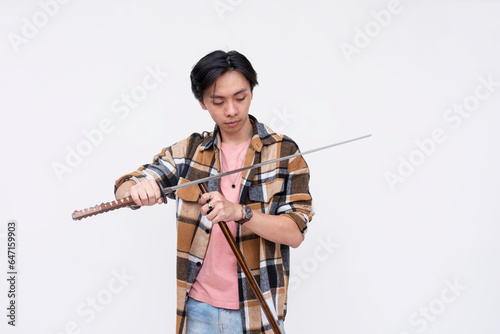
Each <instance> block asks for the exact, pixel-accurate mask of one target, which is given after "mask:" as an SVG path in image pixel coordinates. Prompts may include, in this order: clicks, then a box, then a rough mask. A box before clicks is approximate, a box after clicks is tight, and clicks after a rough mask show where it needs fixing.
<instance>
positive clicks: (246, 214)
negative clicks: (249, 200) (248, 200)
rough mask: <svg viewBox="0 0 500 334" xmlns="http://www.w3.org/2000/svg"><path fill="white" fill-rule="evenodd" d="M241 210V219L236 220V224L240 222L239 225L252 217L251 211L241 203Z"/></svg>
mask: <svg viewBox="0 0 500 334" xmlns="http://www.w3.org/2000/svg"><path fill="white" fill-rule="evenodd" d="M241 212H242V213H243V219H241V220H237V221H236V222H237V223H238V224H240V225H243V224H245V223H246V222H247V221H249V220H250V219H252V217H253V211H252V209H250V208H249V207H248V206H246V205H243V209H242V210H241Z"/></svg>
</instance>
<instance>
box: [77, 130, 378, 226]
mask: <svg viewBox="0 0 500 334" xmlns="http://www.w3.org/2000/svg"><path fill="white" fill-rule="evenodd" d="M370 136H371V134H370V135H366V136H362V137H357V138H353V139H349V140H344V141H341V142H338V143H334V144H330V145H326V146H322V147H319V148H315V149H312V150H309V151H305V152H299V153H296V154H292V155H288V156H286V157H282V158H277V159H273V160H268V161H264V162H261V163H258V164H255V165H251V166H248V167H242V168H238V169H235V170H231V171H228V172H225V173H219V174H216V175H212V176H208V177H205V178H201V179H198V180H195V181H190V182H186V183H184V184H181V185H177V186H173V187H167V188H161V187H160V190H161V191H162V197H163V198H164V199H166V194H170V193H173V192H174V191H176V190H178V189H181V188H185V187H189V186H192V185H196V184H200V183H204V182H207V181H210V180H216V179H220V178H221V177H224V176H227V175H231V174H234V173H239V172H244V171H247V170H250V169H254V168H259V167H262V166H265V165H269V164H273V163H276V162H280V161H284V160H289V159H293V158H296V157H299V156H302V155H306V154H310V153H314V152H318V151H322V150H326V149H327V148H331V147H334V146H340V145H344V144H347V143H350V142H353V141H356V140H360V139H363V138H367V137H370ZM165 203H166V201H165ZM130 206H131V207H133V206H134V200H133V199H132V198H131V197H127V198H122V199H120V200H116V201H112V202H107V203H101V204H100V205H96V206H94V207H90V208H87V209H84V210H80V211H78V210H76V211H74V212H73V214H72V218H73V220H81V219H83V218H87V217H90V216H95V215H97V214H100V213H104V212H108V211H112V210H116V209H119V208H123V207H130Z"/></svg>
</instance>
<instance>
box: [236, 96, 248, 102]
mask: <svg viewBox="0 0 500 334" xmlns="http://www.w3.org/2000/svg"><path fill="white" fill-rule="evenodd" d="M245 98H246V96H243V97H241V98H239V99H237V100H238V101H243V100H244V99H245Z"/></svg>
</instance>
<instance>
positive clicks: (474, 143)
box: [0, 0, 500, 334]
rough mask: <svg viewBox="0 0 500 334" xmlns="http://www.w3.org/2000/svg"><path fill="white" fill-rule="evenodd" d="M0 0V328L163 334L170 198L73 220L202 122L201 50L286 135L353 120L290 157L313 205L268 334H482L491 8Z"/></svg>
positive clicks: (490, 273) (497, 88) (487, 261)
mask: <svg viewBox="0 0 500 334" xmlns="http://www.w3.org/2000/svg"><path fill="white" fill-rule="evenodd" d="M61 2H62V0H61ZM0 4H1V8H0V17H1V19H0V35H1V38H0V110H1V122H0V133H1V148H2V149H1V159H2V163H1V165H0V168H1V173H0V175H1V181H0V182H1V185H2V187H1V189H2V191H0V203H1V204H0V205H1V210H0V247H1V249H2V250H1V252H0V254H2V256H1V257H2V258H1V259H0V263H1V265H0V267H1V268H3V269H2V271H3V274H1V276H2V277H6V276H7V258H6V248H7V239H6V234H7V223H8V221H9V220H16V221H17V222H18V231H17V232H18V236H17V238H18V246H17V259H18V263H17V270H18V272H19V276H18V286H17V292H18V295H17V318H16V327H15V328H13V327H12V326H9V325H7V321H8V320H9V319H8V318H7V312H8V311H7V310H6V307H7V306H8V302H9V299H8V298H7V291H8V286H7V281H6V279H4V278H2V280H1V283H0V305H1V307H0V309H1V310H2V311H1V312H0V313H1V314H0V319H1V320H0V328H1V332H2V333H29V334H31V333H39V334H43V333H44V334H55V333H93V334H94V333H95V334H98V333H172V332H173V328H174V326H175V282H174V280H175V248H176V247H175V213H174V205H173V202H170V203H169V204H168V205H162V206H157V207H148V208H143V209H141V210H138V211H131V210H128V209H123V210H118V211H114V212H110V213H107V214H105V215H100V216H97V217H93V218H89V219H86V220H83V221H81V222H74V221H73V220H72V219H71V213H72V212H73V211H74V210H75V209H82V208H84V207H88V206H91V205H95V204H99V203H101V202H102V201H104V202H105V201H110V200H112V199H113V184H114V181H115V180H116V179H117V178H118V177H120V176H121V175H123V174H125V173H127V172H130V171H133V170H135V169H136V168H137V167H139V166H140V165H141V164H144V163H148V162H150V161H151V159H152V157H153V155H154V154H156V153H158V152H159V151H160V150H161V149H162V148H163V147H165V146H168V145H171V144H173V143H174V142H176V141H178V140H180V139H182V138H184V137H186V136H187V135H189V134H190V133H192V132H195V131H197V132H199V131H203V130H212V128H213V122H212V120H211V119H210V117H209V115H208V114H207V113H206V112H205V111H203V110H201V109H200V107H199V105H198V103H197V101H196V100H195V99H194V98H193V96H192V93H191V90H190V82H189V72H190V71H191V68H192V66H193V65H194V64H195V63H196V61H198V60H199V59H200V58H201V57H202V56H203V55H205V54H207V53H208V52H210V51H213V50H215V49H223V50H233V49H234V50H238V51H240V52H242V53H243V54H245V55H246V56H247V57H248V58H249V59H250V60H251V62H252V63H253V65H254V67H255V69H256V70H257V73H258V75H259V81H260V85H259V86H257V87H256V88H255V91H254V100H253V105H252V108H251V112H252V113H253V114H254V115H255V116H256V117H257V118H258V119H259V120H260V121H263V122H265V123H267V124H269V125H271V126H273V127H274V128H275V129H277V130H279V131H280V132H283V133H286V134H287V135H289V136H291V137H292V138H293V139H295V141H297V142H298V143H299V146H300V147H301V149H302V150H308V149H312V148H314V147H317V146H321V145H325V144H328V143H333V142H336V141H341V140H345V139H349V138H351V137H357V136H361V135H365V134H368V133H371V134H373V136H372V137H371V138H369V139H364V140H363V141H359V142H355V143H351V144H348V145H345V146H343V147H338V148H335V149H331V150H328V151H324V152H321V153H316V154H313V155H310V156H307V157H306V160H307V161H308V163H309V166H310V169H311V192H312V195H313V198H314V200H315V208H316V215H315V217H314V219H313V221H312V222H311V224H310V229H309V232H308V234H307V238H306V240H305V241H304V243H303V244H302V245H301V246H300V247H299V248H297V249H294V250H292V281H291V283H293V284H291V287H290V291H289V313H288V317H287V320H286V323H285V325H286V330H287V333H291V334H294V333H295V334H297V333H306V332H307V333H342V334H349V333H353V334H357V333H376V334H378V333H380V334H382V333H384V334H414V333H423V332H425V333H429V334H430V333H455V334H458V333H460V334H462V333H463V334H465V333H482V334H490V333H491V334H498V333H499V332H500V317H499V316H498V314H499V312H500V284H499V282H500V268H499V265H498V263H499V260H500V252H499V251H500V246H499V245H500V243H499V242H498V235H499V233H500V226H499V223H500V221H499V218H500V209H499V205H498V200H499V199H500V190H499V181H500V177H499V175H500V174H499V173H498V170H499V168H500V163H499V159H498V158H497V154H498V143H499V139H500V134H499V131H498V124H499V121H500V116H499V113H498V109H499V106H500V84H499V82H500V66H499V62H498V60H499V59H500V47H499V37H500V36H499V32H500V21H499V20H498V13H499V10H500V3H499V2H498V1H477V0H476V1H472V0H471V1H465V0H464V1H424V0H421V1H416V0H414V1H410V0H406V1H404V0H401V1H400V2H399V3H397V2H394V1H392V2H390V1H368V0H357V1H342V2H341V1H315V2H310V3H307V2H305V1H300V2H299V1H272V2H271V1H245V0H231V1H230V0H221V1H211V0H210V1H159V0H147V1H130V0H129V1H110V0H105V1H76V0H73V1H68V2H67V3H64V4H63V3H56V2H54V1H52V2H51V1H49V0H42V1H41V2H37V1H7V0H1V2H0ZM44 4H45V5H44ZM55 4H58V5H57V6H56V5H55ZM42 7H45V11H44V9H43V8H42ZM46 12H48V13H49V14H50V15H49V14H47V13H46ZM30 25H31V29H30V27H29V26H30ZM33 27H34V28H33ZM348 44H349V45H350V47H349V46H347V45H348ZM347 48H350V49H349V50H351V51H352V52H351V53H346V52H345V50H347ZM354 48H355V50H356V52H354V51H353V50H354ZM343 50H344V51H343ZM151 70H157V71H159V72H160V73H161V76H160V77H159V78H160V79H161V80H159V81H158V82H157V85H156V87H155V88H154V89H152V90H150V91H147V96H144V98H143V99H141V101H136V102H137V105H135V106H134V108H133V109H132V108H130V109H129V111H130V113H129V114H128V115H125V114H123V112H122V113H116V112H115V111H116V108H113V103H115V105H114V106H115V107H116V106H117V103H121V106H124V104H123V103H122V102H120V98H121V97H122V96H123V95H124V94H125V95H131V93H132V92H135V93H136V94H138V92H140V89H141V88H140V87H141V85H142V82H143V79H144V78H145V77H146V76H147V75H148V71H151ZM165 73H168V75H166V74H165ZM480 78H483V79H484V80H490V82H493V84H490V86H489V90H488V88H487V87H486V86H484V85H483V84H482V81H481V79H480ZM150 82H151V83H152V82H153V81H150ZM143 91H144V90H143ZM477 92H479V93H480V96H481V99H478V98H477V97H476V96H475V94H476V93H477ZM467 103H468V105H467V108H469V109H470V110H471V112H470V113H469V112H467V114H465V113H464V114H465V115H467V117H466V118H463V117H460V118H459V116H458V114H455V113H453V114H452V112H453V109H451V111H450V108H454V106H455V105H463V104H467ZM475 103H476V104H475ZM452 116H453V118H451V117H452ZM103 121H104V122H108V125H107V130H108V131H107V133H104V134H102V136H99V135H97V132H96V131H97V130H96V129H99V124H100V123H101V122H103ZM85 133H93V134H94V143H95V144H92V145H91V146H88V145H89V141H88V139H87V137H86V136H85ZM433 133H434V134H435V133H438V134H439V136H438V137H437V139H438V141H439V142H433V143H431V142H430V140H432V138H433V137H432V136H433ZM435 139H436V138H435ZM85 142H87V143H86V144H85ZM418 143H420V145H419V144H418ZM78 148H79V149H80V151H81V152H85V154H86V155H85V156H82V157H80V158H81V159H80V160H75V159H76V158H75V157H73V158H69V155H71V153H70V152H71V151H72V150H75V151H76V150H77V149H78ZM85 149H86V151H85ZM82 150H83V151H82ZM68 159H70V160H69V161H70V162H71V163H72V166H69V165H68V162H67V160H68ZM71 159H73V160H71ZM62 165H65V166H66V169H64V173H62V174H61V172H59V173H57V172H56V171H55V170H54V166H59V167H61V166H62ZM398 175H399V176H398ZM118 273H122V275H125V276H124V277H125V279H124V280H123V281H122V282H121V283H120V281H117V280H116V278H115V277H116V275H118ZM450 286H454V287H453V288H450ZM92 300H95V301H96V303H97V304H96V305H94V308H92V306H91V305H93V304H91V303H92ZM97 310H99V311H97Z"/></svg>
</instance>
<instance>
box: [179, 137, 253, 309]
mask: <svg viewBox="0 0 500 334" xmlns="http://www.w3.org/2000/svg"><path fill="white" fill-rule="evenodd" d="M249 144H250V140H248V141H246V142H244V143H242V144H239V145H229V144H224V143H221V161H222V172H226V171H229V170H234V169H238V168H240V167H242V166H243V163H244V159H245V155H246V153H247V150H248V146H249ZM240 183H241V173H238V174H233V175H228V176H225V177H223V178H222V179H221V182H220V188H221V192H222V194H223V195H224V197H226V199H227V200H228V201H231V202H233V203H238V202H239V195H240ZM233 184H234V188H233ZM226 223H227V226H228V227H229V230H230V231H231V234H232V235H233V237H234V236H235V235H236V224H237V223H235V222H234V221H228V222H226ZM236 269H237V262H236V257H235V256H234V253H233V251H232V250H231V248H230V247H229V244H228V243H227V240H226V238H225V237H224V234H222V231H221V229H220V227H219V225H218V224H214V225H213V226H212V234H211V236H210V242H209V244H208V249H207V253H206V255H205V260H204V261H203V265H202V267H201V269H200V272H199V273H198V276H197V277H196V281H195V282H194V284H193V286H192V288H191V291H190V292H189V296H190V297H191V298H194V299H196V300H198V301H201V302H204V303H207V304H210V305H212V306H215V307H220V308H226V309H233V310H236V309H239V307H240V302H239V298H238V277H237V272H236Z"/></svg>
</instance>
